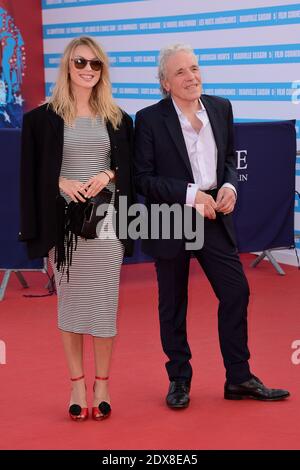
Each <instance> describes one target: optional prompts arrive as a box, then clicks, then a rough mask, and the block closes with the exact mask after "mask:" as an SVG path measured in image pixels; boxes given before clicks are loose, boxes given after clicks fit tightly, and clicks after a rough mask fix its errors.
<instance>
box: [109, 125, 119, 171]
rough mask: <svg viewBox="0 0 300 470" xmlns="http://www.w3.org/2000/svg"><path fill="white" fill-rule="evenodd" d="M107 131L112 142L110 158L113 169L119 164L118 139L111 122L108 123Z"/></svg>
mask: <svg viewBox="0 0 300 470" xmlns="http://www.w3.org/2000/svg"><path fill="white" fill-rule="evenodd" d="M106 129H107V132H108V136H109V140H110V149H111V150H110V158H111V161H112V164H113V167H115V166H116V164H117V162H116V155H117V152H116V150H117V139H116V134H115V130H114V128H113V126H112V124H111V122H110V121H107V122H106Z"/></svg>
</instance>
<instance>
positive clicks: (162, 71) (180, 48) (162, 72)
mask: <svg viewBox="0 0 300 470" xmlns="http://www.w3.org/2000/svg"><path fill="white" fill-rule="evenodd" d="M177 52H188V53H189V54H193V55H194V56H195V52H194V50H193V48H192V47H191V46H190V45H188V44H172V45H170V46H166V47H164V48H163V49H161V51H160V53H159V57H158V79H159V83H160V91H161V93H162V95H163V97H164V98H167V97H168V96H169V95H170V94H169V92H168V91H167V90H165V89H164V86H163V83H162V82H163V81H164V80H165V79H166V64H167V61H168V59H169V58H170V57H171V56H172V55H174V54H176V53H177ZM195 57H196V56H195Z"/></svg>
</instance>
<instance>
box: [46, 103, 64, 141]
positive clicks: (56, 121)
mask: <svg viewBox="0 0 300 470" xmlns="http://www.w3.org/2000/svg"><path fill="white" fill-rule="evenodd" d="M46 106H47V105H46ZM46 109H47V116H48V119H49V121H50V123H51V125H52V127H53V129H54V132H55V133H56V135H57V137H58V139H59V143H60V144H61V145H62V144H63V136H64V121H63V119H62V118H61V117H60V116H58V114H56V113H55V112H54V111H53V110H52V108H51V106H49V107H48V106H47V108H46Z"/></svg>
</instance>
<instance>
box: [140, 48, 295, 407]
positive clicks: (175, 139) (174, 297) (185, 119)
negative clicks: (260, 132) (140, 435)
mask: <svg viewBox="0 0 300 470" xmlns="http://www.w3.org/2000/svg"><path fill="white" fill-rule="evenodd" d="M159 80H160V85H161V89H162V92H163V94H164V96H165V98H164V99H163V100H161V101H160V102H159V103H157V104H154V105H152V106H149V107H147V108H145V109H143V110H141V111H139V112H138V113H137V115H136V157H135V180H136V186H137V190H138V192H139V193H140V194H142V195H143V196H145V197H146V204H147V205H148V206H150V205H151V204H155V203H158V202H159V203H167V204H168V205H172V204H174V203H179V204H181V205H189V206H193V207H194V208H198V207H199V206H198V205H201V204H202V208H203V207H204V211H203V212H202V213H203V215H204V245H203V247H202V248H201V249H197V250H195V251H194V252H193V254H194V256H195V257H196V259H197V260H198V262H199V263H200V265H201V266H202V268H203V270H204V273H205V274H206V276H207V278H208V280H209V282H210V284H211V286H212V288H213V290H214V292H215V294H216V296H217V298H218V300H219V309H218V329H219V340H220V347H221V352H222V356H223V361H224V365H225V369H226V383H225V388H224V398H226V399H230V400H240V399H242V398H248V397H250V398H256V399H259V400H280V399H283V398H286V397H288V396H289V392H288V391H286V390H279V389H270V388H267V387H266V386H264V385H263V383H262V382H261V381H260V380H259V379H258V378H257V377H255V376H254V375H252V374H251V372H250V368H249V364H248V360H249V357H250V354H249V350H248V346H247V306H248V299H249V288H248V283H247V280H246V277H245V275H244V272H243V268H242V265H241V263H240V261H239V257H238V254H237V248H236V244H235V236H234V229H233V222H232V217H231V213H232V211H233V209H234V206H235V201H236V197H237V193H236V188H237V174H236V162H235V155H234V150H233V117H232V108H231V104H230V102H229V101H228V100H226V99H223V98H219V97H215V96H208V95H201V77H200V71H199V66H198V62H197V58H196V56H195V54H194V53H193V50H192V49H191V48H190V47H189V46H185V45H180V44H177V45H174V46H171V47H168V48H165V49H163V50H162V51H161V54H160V60H159ZM192 210H193V211H195V209H192ZM143 250H144V251H145V252H146V253H147V254H149V255H150V256H152V257H153V258H154V259H155V266H156V271H157V279H158V287H159V318H160V332H161V341H162V346H163V350H164V352H165V354H166V355H167V356H168V359H169V360H168V362H167V363H166V369H167V373H168V376H169V380H170V386H169V390H168V394H167V397H166V402H167V405H168V406H169V407H171V408H185V407H187V406H188V405H189V401H190V399H189V392H190V384H191V379H192V368H191V364H190V359H191V351H190V348H189V344H188V340H187V331H186V314H187V301H188V294H187V288H188V273H189V261H190V256H191V251H189V250H187V249H186V245H185V240H184V238H182V239H175V238H174V237H173V238H172V239H170V240H166V239H162V238H159V239H151V238H150V239H148V240H144V241H143Z"/></svg>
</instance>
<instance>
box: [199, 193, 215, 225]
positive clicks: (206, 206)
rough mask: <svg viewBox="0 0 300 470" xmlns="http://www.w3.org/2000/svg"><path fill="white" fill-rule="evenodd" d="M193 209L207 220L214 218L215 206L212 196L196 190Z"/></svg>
mask: <svg viewBox="0 0 300 470" xmlns="http://www.w3.org/2000/svg"><path fill="white" fill-rule="evenodd" d="M195 208H196V210H197V211H198V212H199V213H200V214H201V215H202V216H203V217H207V218H208V219H215V218H216V209H217V204H216V201H215V200H214V198H213V197H212V196H210V195H209V194H206V193H204V192H203V191H200V190H198V191H197V193H196V198H195Z"/></svg>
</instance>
